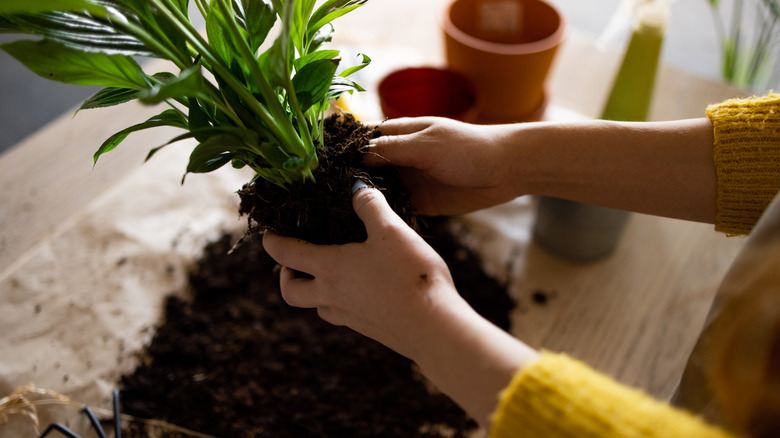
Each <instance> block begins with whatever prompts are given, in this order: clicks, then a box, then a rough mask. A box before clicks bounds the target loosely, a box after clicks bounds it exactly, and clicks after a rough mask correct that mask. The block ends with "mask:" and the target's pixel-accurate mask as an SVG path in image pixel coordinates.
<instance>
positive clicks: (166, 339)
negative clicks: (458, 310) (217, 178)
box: [122, 221, 514, 438]
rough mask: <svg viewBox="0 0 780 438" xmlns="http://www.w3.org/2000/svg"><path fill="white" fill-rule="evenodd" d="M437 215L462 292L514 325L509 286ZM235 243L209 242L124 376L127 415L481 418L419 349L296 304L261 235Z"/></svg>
mask: <svg viewBox="0 0 780 438" xmlns="http://www.w3.org/2000/svg"><path fill="white" fill-rule="evenodd" d="M436 222H437V224H436V227H435V228H436V229H437V230H438V231H436V232H435V233H432V234H431V239H430V240H429V241H430V243H432V244H433V245H434V246H435V248H436V249H437V250H438V251H440V253H441V254H442V256H443V257H444V258H445V260H448V263H450V267H451V269H452V271H453V276H454V278H455V280H456V283H457V285H458V288H459V290H460V291H461V293H463V294H464V296H465V297H466V298H467V299H468V300H469V301H470V302H471V303H472V305H473V306H474V307H475V308H476V309H477V310H478V311H481V313H483V314H486V315H487V317H489V318H490V319H492V320H493V321H494V322H495V323H496V324H498V325H500V326H502V327H504V328H507V327H508V321H509V318H508V314H509V312H510V310H511V308H512V307H513V306H514V302H513V301H512V300H511V299H510V298H509V296H508V295H507V294H506V291H505V288H504V287H503V286H502V285H501V284H498V283H497V282H495V281H494V280H492V279H491V278H488V277H486V276H485V275H484V274H483V273H482V270H481V269H480V265H479V263H478V261H477V260H476V258H475V257H474V256H473V254H471V253H470V252H468V251H467V250H465V249H464V248H462V247H460V246H459V244H458V243H457V241H456V240H455V239H453V237H452V236H451V235H449V234H448V232H447V231H446V230H445V227H444V226H443V224H441V223H439V221H436ZM433 234H435V236H434V235H433ZM447 236H449V237H447ZM231 244H232V242H231V240H230V238H229V237H227V236H226V237H224V238H223V239H222V240H220V241H219V242H216V243H214V244H212V245H210V246H209V247H208V248H207V249H206V254H205V256H204V257H203V259H202V260H201V261H200V263H198V265H197V266H196V268H195V269H194V270H193V272H192V274H191V280H190V284H191V288H192V291H191V294H192V296H191V298H190V299H181V298H177V297H175V296H171V297H169V298H168V299H167V302H166V306H165V322H164V323H163V324H162V325H161V326H160V327H159V328H158V329H157V331H156V335H155V337H154V339H153V341H152V342H151V344H150V345H149V346H148V347H147V349H146V351H145V352H144V364H143V365H141V366H139V367H138V368H137V369H136V370H135V372H134V373H133V374H132V375H127V376H125V377H124V378H123V381H122V386H123V387H125V388H127V389H128V391H126V392H125V393H123V396H122V397H123V398H122V411H123V413H126V414H130V415H133V416H136V417H141V418H153V419H160V420H164V421H166V422H169V423H172V424H176V425H179V426H181V427H184V428H187V429H190V430H194V431H198V432H201V433H207V434H210V435H216V436H222V437H227V436H240V437H261V436H268V437H347V436H349V437H379V436H381V437H405V438H407V437H435V436H453V437H464V436H467V435H468V433H469V432H470V431H473V430H474V429H475V428H476V424H475V423H474V422H473V421H472V420H471V419H469V418H468V416H467V415H466V414H465V413H464V412H463V411H462V410H461V409H460V408H458V407H457V406H456V405H455V404H454V403H453V402H452V401H451V400H449V399H448V398H447V397H446V396H444V395H441V394H438V393H435V392H432V391H430V390H429V385H427V384H426V382H425V381H424V379H423V378H422V377H421V376H419V375H418V374H417V372H416V371H415V368H414V366H413V364H412V363H411V362H410V361H409V360H408V359H406V358H404V357H402V356H400V355H398V354H396V353H394V352H393V351H391V350H390V349H388V348H386V347H384V346H382V345H381V344H378V343H377V342H375V341H373V340H371V339H368V338H365V337H363V336H361V335H359V334H357V333H355V332H353V331H351V330H350V329H347V328H344V327H335V326H332V325H329V324H327V323H325V322H323V321H322V320H320V319H319V317H318V316H317V314H316V312H315V311H313V310H311V309H297V308H292V307H290V306H288V305H286V304H285V303H284V302H283V301H282V300H281V295H280V292H279V285H278V277H277V275H276V274H275V269H274V268H275V263H274V261H273V260H272V259H270V257H268V255H266V254H265V252H264V251H263V250H262V245H260V243H259V240H258V241H255V242H247V243H245V244H243V245H241V246H240V247H239V248H237V249H236V250H235V251H234V252H233V253H232V254H230V255H228V254H227V252H228V250H229V248H230V246H231ZM476 286H478V287H476ZM454 365H455V364H454ZM442 430H445V431H448V432H445V433H442ZM149 433H150V432H149V431H148V430H146V429H144V428H141V427H134V430H132V431H130V430H128V431H127V432H126V434H127V436H149ZM450 434H451V435H450ZM165 436H169V437H176V436H188V435H186V434H181V433H174V432H168V433H166V434H165Z"/></svg>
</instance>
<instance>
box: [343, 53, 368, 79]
mask: <svg viewBox="0 0 780 438" xmlns="http://www.w3.org/2000/svg"><path fill="white" fill-rule="evenodd" d="M358 56H362V57H363V60H362V61H361V63H360V65H356V66H354V67H350V68H348V69H346V70H344V71H343V72H341V73H339V76H341V77H342V78H345V77H347V76H349V75H351V74H353V73H355V72H358V71H360V70H363V69H364V68H366V67H367V66H368V64H370V63H371V58H369V57H368V56H367V55H365V54H363V53H361V54H359V55H358Z"/></svg>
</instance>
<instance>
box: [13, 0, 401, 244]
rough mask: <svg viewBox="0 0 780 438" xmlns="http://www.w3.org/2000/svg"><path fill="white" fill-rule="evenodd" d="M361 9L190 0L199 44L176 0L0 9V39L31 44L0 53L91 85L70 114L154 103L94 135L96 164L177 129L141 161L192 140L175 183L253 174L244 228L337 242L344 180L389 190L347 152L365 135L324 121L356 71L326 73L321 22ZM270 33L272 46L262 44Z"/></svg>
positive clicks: (350, 231)
mask: <svg viewBox="0 0 780 438" xmlns="http://www.w3.org/2000/svg"><path fill="white" fill-rule="evenodd" d="M366 2H367V0H327V1H325V2H321V4H320V5H319V6H317V5H315V3H317V2H315V0H210V1H207V0H193V4H194V6H195V7H197V10H198V12H199V13H200V14H201V15H202V17H203V19H204V20H205V28H206V29H205V37H204V36H202V35H201V33H200V32H199V31H198V29H196V28H195V27H194V25H193V24H192V21H191V20H190V16H189V9H190V8H189V6H190V1H189V0H144V1H140V0H49V1H20V0H3V2H2V3H0V31H2V32H4V33H20V34H30V35H35V36H38V37H41V38H40V39H38V40H25V39H23V40H19V41H14V42H11V43H7V44H4V45H2V49H3V50H5V51H6V52H8V53H9V54H11V55H12V56H13V57H14V58H16V59H17V60H19V61H20V62H22V63H23V64H24V65H25V66H26V67H27V68H29V69H30V70H32V71H33V72H35V73H37V74H38V75H40V76H43V77H46V78H49V79H53V80H57V81H61V82H66V83H71V84H79V85H93V86H101V87H104V88H103V89H102V90H101V91H99V92H98V93H97V94H95V95H94V96H93V97H91V98H90V99H88V100H87V101H86V102H84V103H83V104H82V105H81V107H80V110H86V109H95V108H103V107H108V106H114V105H120V104H123V103H125V102H129V101H132V100H139V101H141V102H143V103H145V104H151V105H156V104H165V105H166V109H164V110H163V111H162V112H160V113H159V114H158V115H156V116H154V117H152V118H150V119H148V120H146V121H142V122H140V123H138V124H136V125H133V126H130V127H128V128H126V129H124V130H122V131H120V132H118V133H116V134H114V135H113V136H111V137H110V138H108V139H107V140H106V141H105V142H104V143H103V144H102V145H100V147H99V148H98V149H97V151H96V152H95V154H94V159H95V161H96V162H97V160H98V158H99V157H100V156H101V155H102V154H104V153H107V152H109V151H111V150H112V149H114V148H116V147H117V146H119V145H120V143H121V142H122V141H123V140H124V139H125V138H126V137H127V136H128V135H130V134H132V133H133V132H136V131H140V130H144V129H148V128H154V127H160V126H173V127H176V128H180V129H182V130H183V133H182V134H181V135H179V136H177V137H175V138H173V139H171V141H170V142H168V143H166V144H163V145H154V147H153V148H152V149H151V151H150V152H149V154H148V157H147V159H149V158H151V157H152V156H153V155H154V154H155V152H157V151H158V150H159V149H160V148H162V147H165V146H167V145H168V144H171V143H174V142H177V141H180V140H185V139H194V140H195V142H196V143H197V145H196V146H195V147H194V149H193V150H192V153H191V155H190V158H189V163H188V164H187V166H186V173H203V172H210V171H213V170H215V169H218V168H220V167H222V166H224V165H232V166H233V167H236V168H242V167H247V166H248V167H250V168H251V169H252V170H253V171H254V172H255V177H254V178H253V179H252V181H250V182H249V183H248V184H247V185H246V186H245V187H244V188H243V189H241V190H240V192H239V194H240V196H241V200H242V201H241V212H242V213H245V214H247V215H248V216H249V217H250V219H251V220H253V221H254V222H252V223H253V224H254V225H255V226H256V227H259V228H270V229H274V230H276V231H278V232H279V233H281V234H286V235H291V236H296V237H300V238H304V239H307V240H310V241H314V242H317V243H343V242H347V241H353V240H360V239H361V238H362V237H363V236H364V233H365V231H364V230H363V227H362V224H361V223H360V221H359V220H358V219H357V217H356V216H355V215H354V213H353V212H352V208H351V201H350V198H351V197H350V187H351V184H352V181H353V179H354V178H361V179H365V180H370V181H371V183H372V184H373V185H380V186H386V185H388V184H389V185H393V186H394V187H396V188H395V190H396V191H401V190H400V184H399V183H398V182H397V178H395V182H392V181H393V180H394V174H393V173H392V172H393V171H392V170H381V171H374V170H370V169H365V168H363V166H362V158H361V153H360V148H361V147H362V146H364V145H365V144H366V143H367V142H368V140H369V138H370V137H371V136H372V135H375V132H374V130H373V129H371V128H369V127H366V126H363V125H361V124H359V123H357V122H355V121H354V118H352V117H350V116H349V115H337V116H333V117H331V118H330V119H328V120H326V111H327V110H328V109H329V106H330V102H331V101H332V100H333V99H335V98H338V97H339V96H340V95H342V94H344V93H351V92H354V91H356V90H357V91H362V88H361V87H360V85H358V84H357V83H355V82H353V81H351V80H350V79H349V76H350V75H351V74H353V73H355V72H356V71H358V70H360V69H362V68H364V67H365V66H366V65H368V64H369V62H370V59H369V57H368V56H366V55H361V59H360V62H359V63H357V65H354V66H351V67H349V68H346V69H341V70H340V69H339V67H340V64H341V58H340V54H339V51H338V50H334V49H330V48H327V47H326V44H327V43H328V42H329V41H330V40H331V38H332V34H333V32H334V28H333V26H332V24H331V23H332V21H333V20H335V19H336V18H338V17H340V16H342V15H344V14H346V13H348V12H350V11H352V10H354V9H356V8H358V7H359V6H361V5H363V4H364V3H366ZM277 24H278V25H279V28H280V30H279V33H278V36H276V38H275V39H274V40H273V41H272V43H270V44H264V43H265V42H266V40H267V39H268V37H269V35H270V34H271V30H272V28H273V27H274V26H275V25H277ZM269 42H270V39H269ZM261 48H262V50H261ZM136 56H145V57H154V58H162V59H166V60H168V61H170V62H172V63H173V65H174V66H175V67H176V69H177V70H178V73H177V74H172V73H167V72H155V73H148V72H145V71H144V70H143V68H142V67H141V66H140V65H139V64H138V63H137V62H136V61H135V59H134V57H136ZM339 70H340V71H339ZM207 78H213V79H207ZM338 140H344V141H346V144H337V142H338ZM186 173H185V175H186ZM388 193H389V194H390V195H392V193H394V192H393V190H390V191H388ZM389 198H390V200H391V203H393V204H394V205H399V207H398V210H399V211H406V210H407V209H406V208H405V207H400V205H401V204H403V202H402V201H404V200H405V199H406V197H405V196H404V195H401V196H398V197H393V196H389ZM323 219H330V222H329V223H328V224H326V225H325V228H313V227H319V226H320V225H316V224H314V222H315V221H320V220H323ZM409 220H410V221H411V219H409Z"/></svg>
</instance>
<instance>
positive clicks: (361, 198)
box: [352, 180, 401, 236]
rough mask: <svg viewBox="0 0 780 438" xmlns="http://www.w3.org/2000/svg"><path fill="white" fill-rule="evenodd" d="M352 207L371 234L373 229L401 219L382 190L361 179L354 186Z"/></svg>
mask: <svg viewBox="0 0 780 438" xmlns="http://www.w3.org/2000/svg"><path fill="white" fill-rule="evenodd" d="M352 208H354V209H355V213H356V214H357V215H358V217H359V218H360V220H361V221H363V224H364V225H365V226H366V231H367V232H368V235H369V236H370V235H371V234H372V231H373V230H376V229H378V228H379V227H381V226H383V225H387V224H388V223H392V222H394V221H396V220H399V221H400V220H401V218H399V217H398V215H397V214H396V213H395V212H394V211H393V209H392V208H391V207H390V204H388V203H387V199H385V196H384V195H383V194H382V192H380V191H379V190H378V189H376V188H373V187H369V186H368V185H366V183H364V182H363V181H360V180H358V181H357V182H356V183H355V185H354V186H353V187H352Z"/></svg>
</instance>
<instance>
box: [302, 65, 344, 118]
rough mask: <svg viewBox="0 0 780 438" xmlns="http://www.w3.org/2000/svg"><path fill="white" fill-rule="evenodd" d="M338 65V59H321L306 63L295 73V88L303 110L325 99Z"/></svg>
mask: <svg viewBox="0 0 780 438" xmlns="http://www.w3.org/2000/svg"><path fill="white" fill-rule="evenodd" d="M338 65H339V63H338V61H337V60H332V59H321V60H318V61H314V62H311V63H309V64H306V65H305V66H304V67H303V68H302V69H301V70H300V71H299V72H298V74H296V75H295V77H294V78H293V89H295V94H296V96H297V97H298V104H299V105H300V106H301V111H304V112H305V111H306V110H308V109H309V108H310V107H311V106H312V105H314V104H315V103H317V102H319V101H321V100H323V99H325V96H326V95H327V93H328V90H329V89H330V84H331V82H332V81H333V75H334V74H335V73H336V68H337V67H338Z"/></svg>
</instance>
